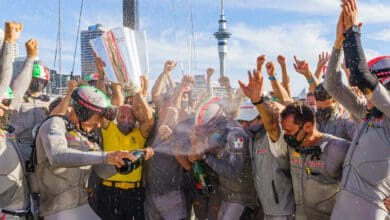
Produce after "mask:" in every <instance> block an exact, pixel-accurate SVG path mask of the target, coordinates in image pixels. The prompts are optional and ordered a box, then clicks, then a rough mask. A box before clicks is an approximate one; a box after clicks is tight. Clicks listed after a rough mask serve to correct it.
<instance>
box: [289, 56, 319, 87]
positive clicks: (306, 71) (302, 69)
mask: <svg viewBox="0 0 390 220" xmlns="http://www.w3.org/2000/svg"><path fill="white" fill-rule="evenodd" d="M294 61H295V63H294V68H295V71H296V72H297V73H300V74H301V75H303V76H304V77H305V78H306V80H307V83H308V84H309V92H314V90H315V89H316V87H317V86H318V84H319V83H318V81H317V79H316V78H315V77H314V75H313V74H312V73H311V71H310V66H309V63H307V62H306V61H305V60H298V59H297V57H296V56H294Z"/></svg>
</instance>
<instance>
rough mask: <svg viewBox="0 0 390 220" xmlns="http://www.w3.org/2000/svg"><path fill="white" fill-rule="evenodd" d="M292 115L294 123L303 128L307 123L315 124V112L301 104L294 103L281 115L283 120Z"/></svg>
mask: <svg viewBox="0 0 390 220" xmlns="http://www.w3.org/2000/svg"><path fill="white" fill-rule="evenodd" d="M290 115H293V116H294V123H295V124H299V126H303V125H304V124H305V123H306V122H311V123H313V124H314V123H315V117H314V112H313V110H312V109H311V108H310V107H309V106H308V105H306V104H304V103H301V102H293V103H291V104H289V105H287V106H286V108H285V109H284V110H283V111H282V113H281V117H282V120H283V119H285V118H286V117H287V116H290Z"/></svg>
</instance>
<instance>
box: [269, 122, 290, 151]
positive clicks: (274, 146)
mask: <svg viewBox="0 0 390 220" xmlns="http://www.w3.org/2000/svg"><path fill="white" fill-rule="evenodd" d="M283 136H284V131H283V129H282V128H280V136H279V139H278V140H277V141H276V142H273V141H272V140H271V138H270V137H269V135H268V133H267V137H268V141H269V146H270V151H271V154H272V155H273V156H274V157H275V158H281V157H287V156H288V146H287V143H286V141H285V140H284V138H283Z"/></svg>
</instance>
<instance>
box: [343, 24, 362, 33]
mask: <svg viewBox="0 0 390 220" xmlns="http://www.w3.org/2000/svg"><path fill="white" fill-rule="evenodd" d="M351 33H361V30H360V28H359V26H357V25H353V26H352V27H350V28H349V29H348V30H346V31H345V33H344V34H346V35H347V34H351Z"/></svg>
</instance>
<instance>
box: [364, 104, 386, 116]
mask: <svg viewBox="0 0 390 220" xmlns="http://www.w3.org/2000/svg"><path fill="white" fill-rule="evenodd" d="M382 116H383V112H381V111H380V110H379V109H377V108H376V107H374V108H372V109H370V110H369V111H368V112H367V113H366V118H370V117H373V118H382Z"/></svg>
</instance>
